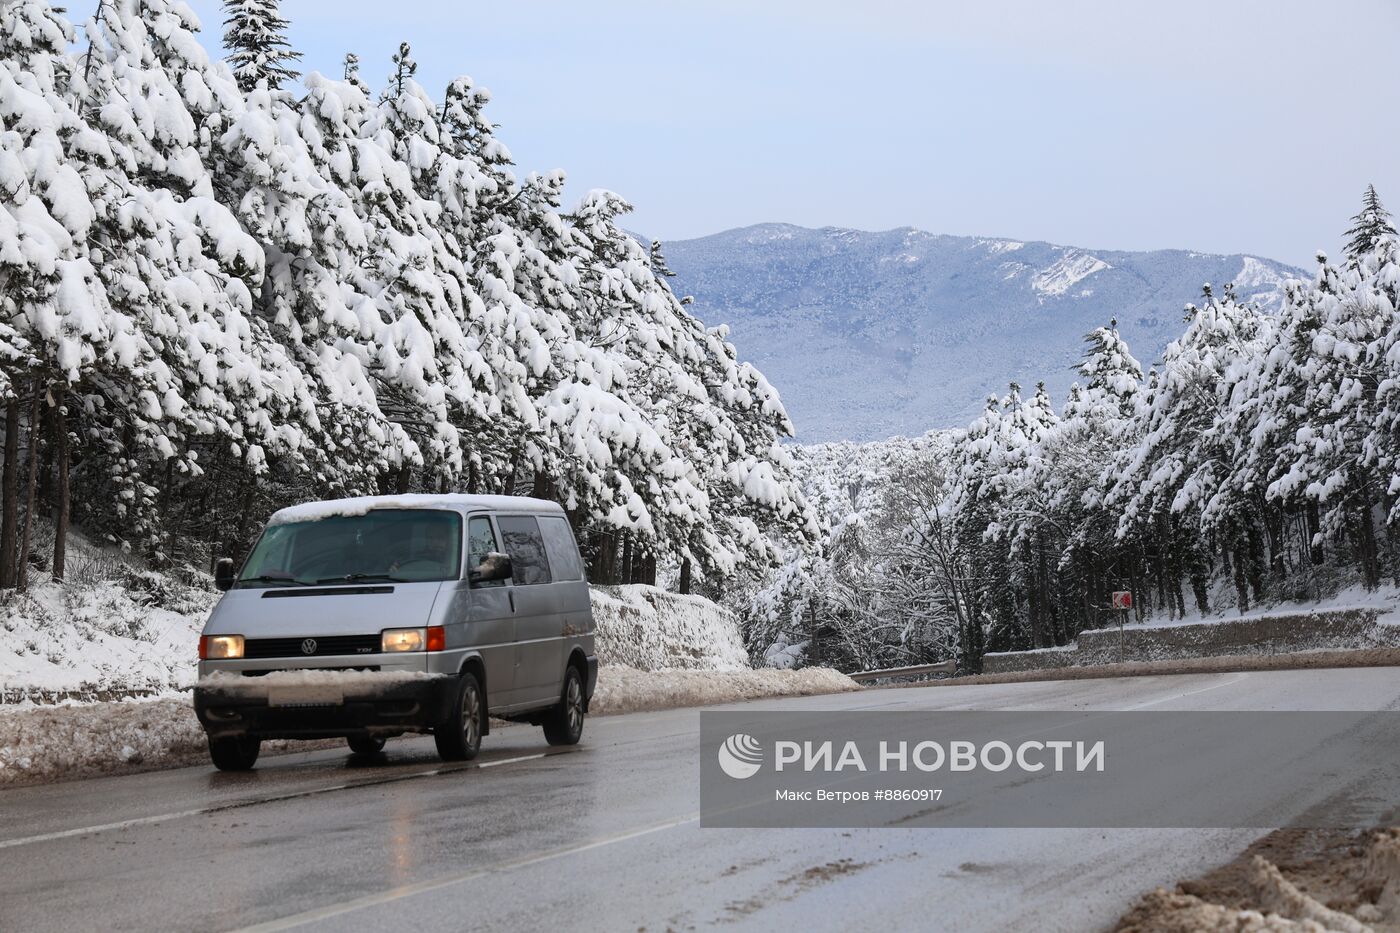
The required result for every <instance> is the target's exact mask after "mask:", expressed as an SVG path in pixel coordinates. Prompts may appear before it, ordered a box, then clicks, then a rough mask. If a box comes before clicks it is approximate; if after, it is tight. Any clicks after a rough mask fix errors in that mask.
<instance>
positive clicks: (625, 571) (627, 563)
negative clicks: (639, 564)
mask: <svg viewBox="0 0 1400 933" xmlns="http://www.w3.org/2000/svg"><path fill="white" fill-rule="evenodd" d="M618 580H619V581H620V582H622V583H631V582H632V535H631V533H629V532H625V531H624V532H623V533H622V567H621V572H620V573H619V574H618Z"/></svg>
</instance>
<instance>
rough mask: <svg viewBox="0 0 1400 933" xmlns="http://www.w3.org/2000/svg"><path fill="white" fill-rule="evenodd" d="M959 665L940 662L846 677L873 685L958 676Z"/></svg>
mask: <svg viewBox="0 0 1400 933" xmlns="http://www.w3.org/2000/svg"><path fill="white" fill-rule="evenodd" d="M957 672H958V664H957V662H956V661H940V662H939V663H937V664H915V665H914V666H912V667H887V668H885V669H884V670H879V671H858V672H857V673H854V674H847V675H846V676H847V677H849V678H851V679H852V680H854V681H855V682H856V683H858V684H873V683H876V682H877V681H881V680H893V679H895V678H896V677H917V676H919V675H921V674H949V675H952V674H956V673H957Z"/></svg>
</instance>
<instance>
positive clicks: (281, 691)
mask: <svg viewBox="0 0 1400 933" xmlns="http://www.w3.org/2000/svg"><path fill="white" fill-rule="evenodd" d="M215 584H216V585H217V586H218V588H219V589H220V590H223V591H224V596H223V598H222V599H220V600H219V603H218V605H217V606H215V607H214V611H213V612H212V613H211V614H210V616H209V621H208V622H206V623H205V625H204V632H203V634H202V635H201V636H200V639H199V681H198V683H197V685H196V686H195V690H194V708H195V712H196V714H197V715H198V716H199V721H200V722H201V723H202V724H203V726H204V730H205V732H206V733H207V734H208V736H209V753H210V756H211V757H212V758H213V760H214V764H215V765H216V766H217V767H218V768H220V769H221V770H225V771H243V770H247V769H249V768H251V767H252V766H253V764H254V762H255V761H256V760H257V757H258V749H259V746H260V744H261V742H262V740H263V739H272V738H281V739H321V738H332V737H344V738H346V739H348V740H349V744H350V748H351V750H352V751H353V752H355V753H356V754H361V755H369V754H374V753H376V752H378V751H379V750H380V749H382V748H383V747H384V742H385V740H386V739H388V738H392V737H393V736H396V735H401V734H403V733H405V732H426V733H431V734H432V736H433V738H434V740H435V741H436V743H437V750H438V754H439V755H441V756H442V758H443V759H444V760H447V761H465V760H468V759H471V758H474V757H476V754H477V751H478V749H479V748H480V747H481V737H482V736H483V735H485V734H486V733H488V732H489V731H490V724H489V719H488V714H489V716H494V717H497V718H501V719H507V720H517V721H523V722H529V723H533V724H536V725H540V726H543V727H544V735H545V738H546V739H547V740H548V742H549V743H550V744H551V745H573V744H574V743H576V742H578V740H579V737H580V735H581V734H582V732H583V717H584V714H585V713H586V712H587V711H588V703H589V700H590V699H591V697H592V696H593V688H594V685H595V684H596V682H597V677H598V660H597V657H596V655H595V653H594V647H593V612H592V609H591V608H590V606H589V601H588V583H587V581H586V580H585V578H584V567H583V561H582V560H581V559H580V557H579V552H578V547H577V545H576V544H575V542H574V536H573V532H572V531H571V529H570V528H569V522H568V519H567V517H566V516H565V514H564V510H563V509H562V508H561V507H560V506H559V505H558V504H557V503H554V502H545V501H543V500H540V499H527V498H517V497H509V496H465V495H443V496H429V495H421V496H419V495H403V496H369V497H364V498H356V499H340V500H333V501H327V502H311V503H306V504H304V505H298V506H293V507H291V508H287V509H283V510H281V511H280V512H277V513H276V514H274V515H273V516H272V518H271V519H270V520H269V522H268V524H267V527H266V528H265V529H264V530H263V533H262V535H261V536H260V537H259V538H258V541H257V544H255V545H254V546H253V549H252V551H251V552H250V553H249V555H248V558H247V560H246V561H244V563H243V567H242V569H241V570H240V571H238V572H235V569H234V566H233V562H232V561H229V560H227V559H225V560H221V561H219V562H218V564H217V565H216V568H215Z"/></svg>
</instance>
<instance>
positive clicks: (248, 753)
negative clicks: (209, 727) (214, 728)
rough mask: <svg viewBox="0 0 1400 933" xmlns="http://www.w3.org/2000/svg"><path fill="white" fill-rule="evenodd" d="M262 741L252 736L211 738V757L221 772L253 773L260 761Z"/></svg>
mask: <svg viewBox="0 0 1400 933" xmlns="http://www.w3.org/2000/svg"><path fill="white" fill-rule="evenodd" d="M261 748H262V739H259V738H255V737H253V736H250V735H224V736H220V737H219V738H217V739H216V738H214V737H213V736H210V737H209V757H210V758H212V759H213V760H214V767H216V768H218V769H219V770H220V771H251V770H253V765H254V763H256V762H257V760H258V750H259V749H261Z"/></svg>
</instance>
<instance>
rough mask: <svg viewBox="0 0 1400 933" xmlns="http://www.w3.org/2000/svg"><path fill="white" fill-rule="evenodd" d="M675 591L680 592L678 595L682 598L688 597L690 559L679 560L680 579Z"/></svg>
mask: <svg viewBox="0 0 1400 933" xmlns="http://www.w3.org/2000/svg"><path fill="white" fill-rule="evenodd" d="M676 589H677V590H679V591H680V593H681V595H682V596H685V595H688V594H689V593H690V558H689V557H682V558H681V579H680V582H679V584H677V586H676Z"/></svg>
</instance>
